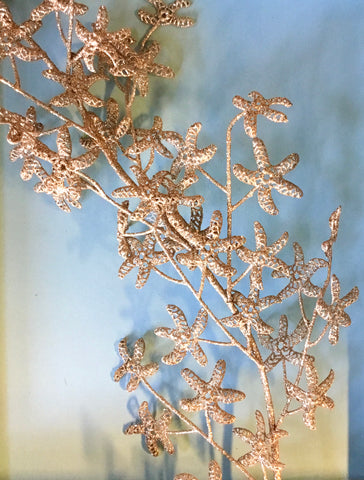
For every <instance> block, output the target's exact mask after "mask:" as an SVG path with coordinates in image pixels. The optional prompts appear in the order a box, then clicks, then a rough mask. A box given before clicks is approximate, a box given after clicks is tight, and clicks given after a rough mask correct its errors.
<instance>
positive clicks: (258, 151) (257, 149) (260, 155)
mask: <svg viewBox="0 0 364 480" xmlns="http://www.w3.org/2000/svg"><path fill="white" fill-rule="evenodd" d="M253 153H254V157H255V161H256V162H257V166H258V168H259V170H263V169H266V168H268V167H271V164H270V161H269V157H268V152H267V149H266V146H265V145H264V142H263V140H261V139H260V138H258V137H255V138H254V139H253Z"/></svg>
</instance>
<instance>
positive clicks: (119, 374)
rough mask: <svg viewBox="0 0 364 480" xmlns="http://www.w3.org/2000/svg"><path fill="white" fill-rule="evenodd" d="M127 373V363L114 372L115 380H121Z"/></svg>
mask: <svg viewBox="0 0 364 480" xmlns="http://www.w3.org/2000/svg"><path fill="white" fill-rule="evenodd" d="M126 373H127V368H126V365H125V364H124V365H121V367H119V368H118V369H117V370H116V372H115V373H114V380H115V382H119V381H120V380H121V379H122V378H123V376H124V375H125V374H126Z"/></svg>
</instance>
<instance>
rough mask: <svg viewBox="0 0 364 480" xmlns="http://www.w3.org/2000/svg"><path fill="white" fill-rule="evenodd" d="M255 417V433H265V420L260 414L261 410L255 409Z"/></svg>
mask: <svg viewBox="0 0 364 480" xmlns="http://www.w3.org/2000/svg"><path fill="white" fill-rule="evenodd" d="M255 419H256V421H257V433H258V434H261V435H263V434H265V422H264V417H263V415H262V412H260V411H259V410H256V411H255Z"/></svg>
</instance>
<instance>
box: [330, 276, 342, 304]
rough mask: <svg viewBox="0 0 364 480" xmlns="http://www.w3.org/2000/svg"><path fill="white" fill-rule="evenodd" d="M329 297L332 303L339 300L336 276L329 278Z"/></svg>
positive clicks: (338, 283) (338, 285)
mask: <svg viewBox="0 0 364 480" xmlns="http://www.w3.org/2000/svg"><path fill="white" fill-rule="evenodd" d="M331 296H332V302H333V303H334V302H338V301H339V300H340V282H339V279H338V278H337V276H336V275H332V277H331Z"/></svg>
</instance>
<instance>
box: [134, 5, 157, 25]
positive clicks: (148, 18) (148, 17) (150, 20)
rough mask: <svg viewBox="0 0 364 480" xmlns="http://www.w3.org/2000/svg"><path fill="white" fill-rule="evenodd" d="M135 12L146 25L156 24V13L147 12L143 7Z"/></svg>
mask: <svg viewBox="0 0 364 480" xmlns="http://www.w3.org/2000/svg"><path fill="white" fill-rule="evenodd" d="M137 13H138V16H139V18H140V20H141V21H142V22H143V23H146V24H147V25H156V23H157V22H158V17H157V16H156V15H153V14H150V13H148V12H147V11H146V10H144V9H143V8H140V9H139V10H138V12H137Z"/></svg>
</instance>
